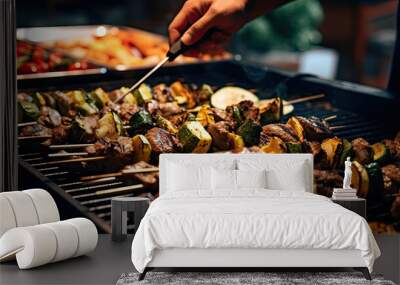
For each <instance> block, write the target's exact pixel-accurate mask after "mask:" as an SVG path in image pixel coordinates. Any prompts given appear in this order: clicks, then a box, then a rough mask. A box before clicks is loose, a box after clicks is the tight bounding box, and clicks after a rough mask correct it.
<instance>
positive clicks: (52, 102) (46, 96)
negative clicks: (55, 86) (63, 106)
mask: <svg viewBox="0 0 400 285" xmlns="http://www.w3.org/2000/svg"><path fill="white" fill-rule="evenodd" d="M41 94H42V96H43V98H44V100H45V101H46V106H49V107H51V108H53V109H55V108H57V102H56V100H55V99H54V97H53V96H51V95H50V94H48V93H41Z"/></svg>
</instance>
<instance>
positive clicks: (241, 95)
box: [211, 86, 259, 110]
mask: <svg viewBox="0 0 400 285" xmlns="http://www.w3.org/2000/svg"><path fill="white" fill-rule="evenodd" d="M245 100H249V101H252V102H254V103H257V102H258V100H259V99H258V97H257V96H256V95H255V94H253V93H251V92H250V91H248V90H246V89H243V88H240V87H234V86H228V87H223V88H221V89H219V90H218V91H217V92H215V93H214V94H213V95H212V96H211V105H212V106H213V107H215V108H219V109H223V110H225V109H226V107H228V106H232V105H236V104H239V103H240V102H242V101H245Z"/></svg>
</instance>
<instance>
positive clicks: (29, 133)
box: [19, 124, 53, 137]
mask: <svg viewBox="0 0 400 285" xmlns="http://www.w3.org/2000/svg"><path fill="white" fill-rule="evenodd" d="M52 133H53V132H52V129H50V128H47V127H45V126H43V125H41V124H36V125H32V126H26V127H23V128H21V130H20V132H19V135H20V136H22V137H33V136H51V135H52Z"/></svg>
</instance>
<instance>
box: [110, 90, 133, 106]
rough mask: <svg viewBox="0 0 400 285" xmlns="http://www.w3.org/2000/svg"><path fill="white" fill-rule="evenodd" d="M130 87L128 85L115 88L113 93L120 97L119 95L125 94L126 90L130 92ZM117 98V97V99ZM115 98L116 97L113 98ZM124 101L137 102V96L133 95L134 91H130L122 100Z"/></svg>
mask: <svg viewBox="0 0 400 285" xmlns="http://www.w3.org/2000/svg"><path fill="white" fill-rule="evenodd" d="M128 90H129V88H128V87H121V88H120V89H118V90H115V91H114V92H113V93H115V94H116V98H118V97H119V96H122V95H123V94H125V93H126V92H128ZM114 96H115V95H114ZM116 98H115V99H116ZM112 100H114V98H113V99H112ZM122 102H123V103H128V104H137V102H136V98H135V96H133V94H132V93H129V94H127V95H126V96H125V98H124V99H123V100H122Z"/></svg>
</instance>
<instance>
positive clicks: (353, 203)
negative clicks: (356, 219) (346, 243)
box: [332, 198, 367, 219]
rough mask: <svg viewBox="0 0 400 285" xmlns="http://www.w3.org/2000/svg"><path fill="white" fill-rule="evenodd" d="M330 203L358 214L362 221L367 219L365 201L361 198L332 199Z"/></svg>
mask: <svg viewBox="0 0 400 285" xmlns="http://www.w3.org/2000/svg"><path fill="white" fill-rule="evenodd" d="M332 202H334V203H336V204H339V205H341V206H342V207H344V208H346V209H348V210H350V211H353V212H354V213H357V214H359V215H360V216H361V217H363V218H364V219H366V218H367V201H366V200H365V199H363V198H352V199H332Z"/></svg>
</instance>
